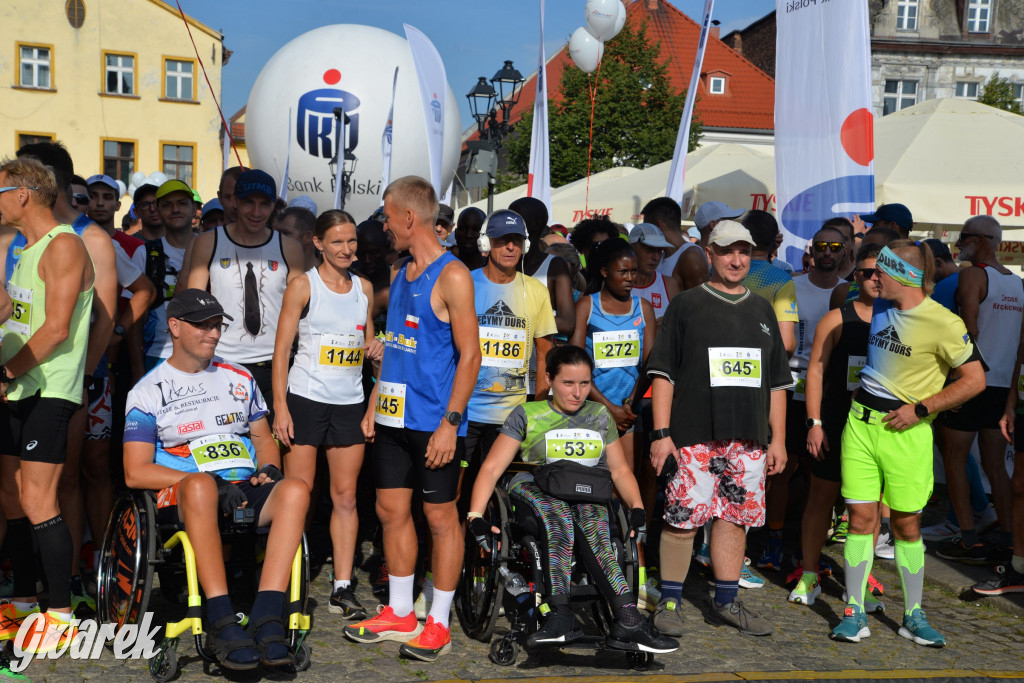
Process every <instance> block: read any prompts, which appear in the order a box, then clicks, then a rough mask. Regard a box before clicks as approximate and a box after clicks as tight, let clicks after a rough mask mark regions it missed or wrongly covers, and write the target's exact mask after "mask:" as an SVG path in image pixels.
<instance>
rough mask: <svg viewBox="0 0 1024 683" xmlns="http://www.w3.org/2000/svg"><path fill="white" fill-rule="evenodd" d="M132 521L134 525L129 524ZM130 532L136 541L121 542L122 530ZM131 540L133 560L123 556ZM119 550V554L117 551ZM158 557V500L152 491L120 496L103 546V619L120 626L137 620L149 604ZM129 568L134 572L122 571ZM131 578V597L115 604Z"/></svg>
mask: <svg viewBox="0 0 1024 683" xmlns="http://www.w3.org/2000/svg"><path fill="white" fill-rule="evenodd" d="M128 524H130V525H131V526H126V525H128ZM122 530H123V531H125V532H127V533H128V534H129V535H130V533H131V532H133V531H134V533H135V539H134V541H133V540H132V539H130V538H129V540H128V541H127V542H121V543H119V540H120V537H119V534H120V531H122ZM127 543H132V544H133V545H134V552H133V554H132V557H131V558H130V560H131V561H130V562H126V563H122V562H121V560H127V559H129V558H124V557H120V556H119V555H120V554H126V553H125V551H127V550H129V548H128V545H127ZM115 553H118V554H119V555H115ZM155 558H156V504H155V501H154V499H153V496H152V494H150V493H148V492H129V493H127V494H125V495H123V496H121V497H120V498H118V499H117V501H115V503H114V509H113V510H112V511H111V513H110V519H109V521H108V523H107V529H106V531H105V532H104V534H103V544H102V545H101V546H100V562H99V567H98V575H97V582H96V583H97V592H98V595H97V600H96V603H97V611H98V613H99V619H100V623H104V624H107V623H114V624H116V626H117V628H118V629H120V628H121V627H122V626H124V625H126V624H137V623H139V622H140V621H141V618H142V615H143V614H145V612H146V609H147V608H148V607H149V600H150V594H151V592H152V589H153V561H154V559H155ZM119 568H121V569H124V568H127V569H128V570H129V571H130V576H126V575H125V574H124V573H122V572H119V571H118V570H119ZM126 580H127V586H128V591H127V594H128V599H126V600H124V601H123V605H124V606H122V604H118V605H116V606H115V604H114V600H115V590H121V591H122V592H124V590H123V588H124V586H125V581H126Z"/></svg>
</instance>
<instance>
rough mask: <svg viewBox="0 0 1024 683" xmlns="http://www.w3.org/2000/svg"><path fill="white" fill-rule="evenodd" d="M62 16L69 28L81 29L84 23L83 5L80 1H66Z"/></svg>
mask: <svg viewBox="0 0 1024 683" xmlns="http://www.w3.org/2000/svg"><path fill="white" fill-rule="evenodd" d="M64 14H65V16H67V18H68V23H69V24H71V28H82V24H84V23H85V3H84V2H82V0H68V1H67V2H66V3H64Z"/></svg>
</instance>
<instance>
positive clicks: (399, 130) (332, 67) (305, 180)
mask: <svg viewBox="0 0 1024 683" xmlns="http://www.w3.org/2000/svg"><path fill="white" fill-rule="evenodd" d="M436 38H437V37H435V39H436ZM396 66H397V67H398V88H397V92H396V95H395V111H394V120H393V121H392V122H391V131H392V140H393V144H394V147H393V149H392V154H391V178H392V179H395V178H400V177H402V176H405V175H418V176H421V177H423V178H426V179H428V180H429V179H430V163H429V160H428V157H427V126H426V122H425V121H424V118H423V104H422V100H421V99H420V91H419V82H418V79H417V77H416V69H415V66H414V64H413V61H412V54H411V53H410V51H409V44H408V42H407V41H406V40H405V38H404V37H400V36H398V35H395V34H394V33H391V32H389V31H385V30H383V29H379V28H374V27H371V26H360V25H356V24H336V25H332V26H323V27H321V28H318V29H314V30H312V31H309V32H308V33H304V34H303V35H301V36H299V37H298V38H295V39H294V40H292V41H291V42H289V43H288V44H286V45H285V46H284V47H282V48H281V49H280V50H278V51H277V53H276V54H275V55H274V56H273V57H271V58H270V60H269V61H268V62H267V63H266V65H265V66H264V67H263V70H262V71H261V72H260V75H259V77H258V78H257V79H256V83H255V84H254V85H253V88H252V92H251V93H250V94H249V102H248V105H247V107H246V121H245V142H246V146H247V148H248V150H249V158H250V160H251V162H252V165H253V166H254V167H256V168H260V169H262V170H264V171H266V172H267V173H269V174H270V175H271V176H273V177H274V178H275V179H277V182H280V181H281V176H282V175H283V173H284V161H285V157H286V155H287V152H288V149H289V146H290V149H291V159H290V161H289V165H288V173H289V179H288V181H289V182H288V187H289V192H291V193H293V194H304V195H308V196H309V197H311V198H312V199H313V200H314V201H316V203H317V208H318V209H319V210H320V211H325V210H327V209H330V208H331V207H332V206H333V204H334V178H333V177H332V175H331V170H330V167H329V165H328V162H329V161H330V160H331V158H332V157H333V156H334V153H335V136H334V126H335V119H334V113H333V112H334V109H335V107H341V108H342V109H343V110H344V111H345V112H346V113H347V114H348V116H349V119H350V121H351V123H349V124H348V127H347V129H346V131H345V146H346V148H347V149H348V150H349V151H350V152H351V153H352V154H353V155H354V156H355V157H356V159H357V163H356V170H355V174H354V176H353V177H352V179H351V182H350V186H349V190H348V192H346V196H345V210H346V211H349V212H350V213H351V214H352V215H353V216H355V218H356V219H357V220H359V221H362V220H364V219H365V218H367V217H368V216H369V215H370V214H372V213H373V212H374V211H375V210H376V209H377V208H378V207H379V206H380V203H381V195H382V194H383V192H384V187H383V186H382V185H383V183H382V180H381V168H382V155H381V138H382V137H383V134H384V130H385V128H386V127H387V126H388V123H389V122H388V110H389V108H390V107H391V86H392V82H393V79H394V73H395V67H396ZM437 95H438V98H440V97H444V98H445V100H444V101H445V106H444V116H445V122H444V137H445V142H444V153H443V160H442V164H441V175H442V182H441V186H442V187H447V186H448V184H449V183H451V181H452V178H453V176H454V175H455V170H456V165H457V164H458V159H459V150H460V149H461V146H462V121H461V119H460V116H459V105H458V102H457V101H456V100H455V95H454V93H453V92H452V90H451V87H449V88H448V92H446V93H437ZM289 117H291V120H292V125H291V130H292V135H291V139H288V137H287V135H288V118H289Z"/></svg>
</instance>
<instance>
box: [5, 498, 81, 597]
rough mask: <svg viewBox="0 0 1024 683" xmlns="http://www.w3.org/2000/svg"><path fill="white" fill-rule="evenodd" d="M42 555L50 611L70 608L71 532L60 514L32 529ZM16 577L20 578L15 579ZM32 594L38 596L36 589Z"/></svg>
mask: <svg viewBox="0 0 1024 683" xmlns="http://www.w3.org/2000/svg"><path fill="white" fill-rule="evenodd" d="M33 530H34V531H35V532H36V541H38V543H39V554H40V555H42V558H43V572H44V573H45V574H46V584H47V587H48V588H49V591H50V604H49V609H51V610H58V609H62V608H64V607H71V556H72V554H73V553H72V550H71V532H70V531H69V530H68V525H67V524H65V523H64V517H62V516H61V515H57V516H56V517H53V518H51V519H48V520H46V521H45V522H40V523H39V524H36V525H35V526H34V527H33ZM15 578H17V577H15ZM29 595H35V590H34V589H33V591H32V593H29Z"/></svg>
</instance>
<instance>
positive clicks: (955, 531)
mask: <svg viewBox="0 0 1024 683" xmlns="http://www.w3.org/2000/svg"><path fill="white" fill-rule="evenodd" d="M921 538H923V539H924V540H926V541H931V542H932V543H942V542H945V541H952V540H953V539H956V538H960V527H958V526H957V525H956V524H953V522H951V521H949V520H948V519H944V520H942V521H941V522H939V523H938V524H932V525H931V526H926V527H922V528H921Z"/></svg>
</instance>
